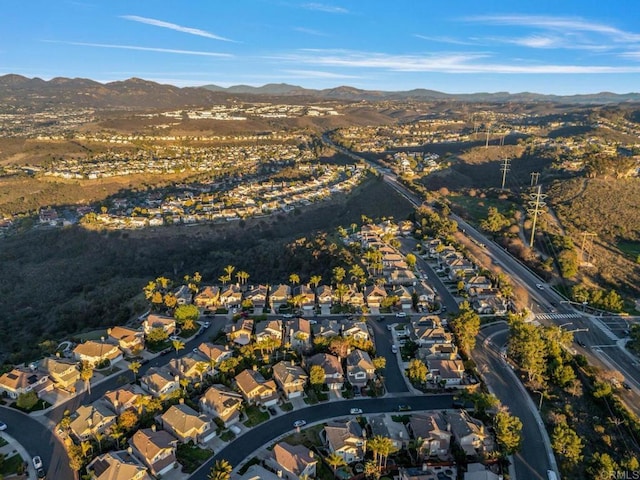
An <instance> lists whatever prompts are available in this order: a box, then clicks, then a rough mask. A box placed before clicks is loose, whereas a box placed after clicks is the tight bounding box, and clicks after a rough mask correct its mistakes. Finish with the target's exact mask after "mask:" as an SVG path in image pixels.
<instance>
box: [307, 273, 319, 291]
mask: <svg viewBox="0 0 640 480" xmlns="http://www.w3.org/2000/svg"><path fill="white" fill-rule="evenodd" d="M321 281H322V275H312V276H311V278H310V279H309V284H310V285H313V288H314V289H316V288H318V285H320V282H321Z"/></svg>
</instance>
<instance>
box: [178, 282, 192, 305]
mask: <svg viewBox="0 0 640 480" xmlns="http://www.w3.org/2000/svg"><path fill="white" fill-rule="evenodd" d="M173 294H174V295H175V296H176V301H177V302H178V305H189V304H190V303H191V302H192V301H193V293H192V292H191V289H190V288H189V287H188V286H187V285H180V286H179V287H178V288H177V289H176V291H175V292H173Z"/></svg>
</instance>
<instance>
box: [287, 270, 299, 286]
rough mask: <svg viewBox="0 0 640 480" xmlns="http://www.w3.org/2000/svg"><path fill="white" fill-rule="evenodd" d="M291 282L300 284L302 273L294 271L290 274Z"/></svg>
mask: <svg viewBox="0 0 640 480" xmlns="http://www.w3.org/2000/svg"><path fill="white" fill-rule="evenodd" d="M289 283H291V285H293V286H295V285H298V284H300V275H298V274H297V273H292V274H291V275H289Z"/></svg>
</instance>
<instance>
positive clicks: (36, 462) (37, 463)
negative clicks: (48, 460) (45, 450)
mask: <svg viewBox="0 0 640 480" xmlns="http://www.w3.org/2000/svg"><path fill="white" fill-rule="evenodd" d="M32 461H33V468H35V469H36V470H38V469H39V468H42V459H41V458H40V456H38V455H36V456H35V457H33V460H32Z"/></svg>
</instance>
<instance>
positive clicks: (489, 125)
mask: <svg viewBox="0 0 640 480" xmlns="http://www.w3.org/2000/svg"><path fill="white" fill-rule="evenodd" d="M490 131H491V124H490V123H488V124H487V141H486V143H485V144H484V148H489V132H490Z"/></svg>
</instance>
